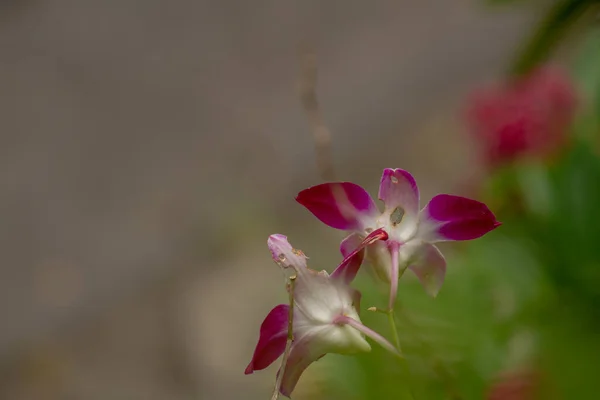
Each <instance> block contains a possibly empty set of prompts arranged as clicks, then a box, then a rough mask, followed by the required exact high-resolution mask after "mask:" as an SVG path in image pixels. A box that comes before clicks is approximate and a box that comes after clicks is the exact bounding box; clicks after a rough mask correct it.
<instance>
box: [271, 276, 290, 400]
mask: <svg viewBox="0 0 600 400" xmlns="http://www.w3.org/2000/svg"><path fill="white" fill-rule="evenodd" d="M295 284H296V276H295V275H294V276H290V278H289V286H288V288H289V289H288V294H289V303H290V308H289V310H288V331H287V342H286V344H285V350H284V352H283V358H282V359H281V366H280V367H279V373H278V374H277V379H276V380H275V387H274V388H273V394H272V395H271V400H278V399H279V393H280V392H281V381H282V380H283V374H284V372H285V366H286V364H287V360H288V357H289V355H290V349H291V347H292V342H293V341H294V286H295Z"/></svg>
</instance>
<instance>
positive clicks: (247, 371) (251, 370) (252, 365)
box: [244, 362, 254, 375]
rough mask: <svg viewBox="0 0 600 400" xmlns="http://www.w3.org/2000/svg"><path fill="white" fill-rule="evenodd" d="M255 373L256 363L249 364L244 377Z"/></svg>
mask: <svg viewBox="0 0 600 400" xmlns="http://www.w3.org/2000/svg"><path fill="white" fill-rule="evenodd" d="M253 372H254V363H253V362H250V364H248V366H247V367H246V369H245V370H244V375H250V374H252V373H253Z"/></svg>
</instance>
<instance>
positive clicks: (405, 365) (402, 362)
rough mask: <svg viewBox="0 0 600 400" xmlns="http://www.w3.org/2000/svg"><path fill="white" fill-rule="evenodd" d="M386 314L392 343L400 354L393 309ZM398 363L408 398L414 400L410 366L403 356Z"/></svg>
mask: <svg viewBox="0 0 600 400" xmlns="http://www.w3.org/2000/svg"><path fill="white" fill-rule="evenodd" d="M386 314H387V316H388V321H389V322H390V328H391V329H392V335H393V336H394V343H395V344H396V348H397V349H398V352H399V353H400V354H402V350H401V348H400V337H399V336H398V328H397V327H396V318H395V317H394V310H393V309H392V310H388V312H387V313H386ZM398 359H399V361H398V362H399V363H400V367H401V368H402V369H403V372H404V374H405V376H406V381H407V386H408V393H409V395H410V398H411V399H413V400H415V399H416V397H415V394H414V392H413V389H412V385H411V382H412V374H411V373H410V368H409V366H408V361H407V360H406V358H405V357H399V358H398Z"/></svg>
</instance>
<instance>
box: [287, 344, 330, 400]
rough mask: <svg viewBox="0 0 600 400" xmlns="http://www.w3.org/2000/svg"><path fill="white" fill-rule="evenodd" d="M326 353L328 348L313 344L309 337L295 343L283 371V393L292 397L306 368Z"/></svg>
mask: <svg viewBox="0 0 600 400" xmlns="http://www.w3.org/2000/svg"><path fill="white" fill-rule="evenodd" d="M311 347H312V348H311ZM326 353H327V351H326V349H322V348H317V347H314V346H311V342H310V339H309V338H308V337H306V338H302V339H300V340H299V341H298V342H296V343H294V345H293V346H292V349H291V351H290V355H289V357H288V361H287V364H286V365H285V369H284V371H283V378H282V379H281V387H280V388H279V391H280V392H281V394H282V395H284V396H286V397H290V395H291V394H292V392H293V391H294V388H295V387H296V384H297V383H298V380H299V379H300V376H301V375H302V373H303V372H304V370H305V369H306V368H308V366H309V365H310V364H312V363H313V362H314V361H317V360H318V359H319V358H321V357H323V356H324V355H325V354H326Z"/></svg>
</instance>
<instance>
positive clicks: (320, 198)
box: [296, 182, 379, 230]
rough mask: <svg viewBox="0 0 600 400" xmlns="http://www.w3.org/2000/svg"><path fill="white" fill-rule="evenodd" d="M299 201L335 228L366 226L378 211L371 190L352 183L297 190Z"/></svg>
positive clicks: (351, 228) (297, 199)
mask: <svg viewBox="0 0 600 400" xmlns="http://www.w3.org/2000/svg"><path fill="white" fill-rule="evenodd" d="M296 201H297V202H298V203H300V204H302V205H303V206H304V207H306V208H307V209H308V210H309V211H310V212H311V213H313V214H314V215H315V217H317V218H318V219H319V220H321V222H323V223H325V224H327V225H329V226H331V227H333V228H336V229H344V230H354V229H363V228H365V227H366V226H367V225H370V223H371V222H372V221H373V220H374V219H375V218H376V216H377V215H378V214H379V211H378V210H377V206H376V205H375V203H374V202H373V199H372V198H371V196H369V193H367V192H366V191H365V190H364V189H363V188H362V187H360V186H358V185H356V184H354V183H350V182H336V183H323V184H321V185H317V186H313V187H310V188H308V189H305V190H303V191H301V192H300V193H298V196H296Z"/></svg>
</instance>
